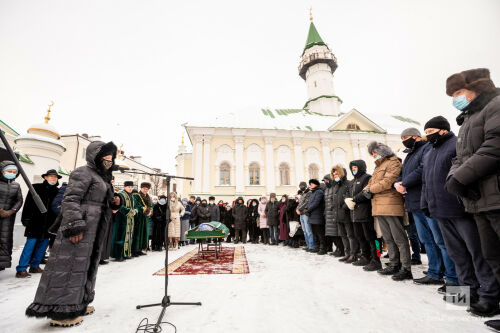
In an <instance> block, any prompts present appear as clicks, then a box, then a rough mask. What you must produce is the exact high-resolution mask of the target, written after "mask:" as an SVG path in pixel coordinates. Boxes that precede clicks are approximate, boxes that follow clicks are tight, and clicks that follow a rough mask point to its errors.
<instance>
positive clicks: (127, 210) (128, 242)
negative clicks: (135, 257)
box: [111, 181, 136, 261]
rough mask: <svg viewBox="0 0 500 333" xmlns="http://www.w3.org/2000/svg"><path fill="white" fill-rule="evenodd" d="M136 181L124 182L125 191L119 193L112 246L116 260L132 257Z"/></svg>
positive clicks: (112, 253) (112, 252) (112, 254)
mask: <svg viewBox="0 0 500 333" xmlns="http://www.w3.org/2000/svg"><path fill="white" fill-rule="evenodd" d="M133 189H134V182H132V181H126V182H125V183H124V184H123V191H121V192H120V193H118V195H119V198H120V200H119V201H120V202H116V203H115V204H116V205H119V206H120V209H119V210H118V212H117V213H116V215H115V220H114V226H113V245H112V247H111V258H114V259H115V260H116V261H123V259H130V258H132V236H133V233H134V216H135V214H136V210H135V209H134V197H133V195H132V191H133Z"/></svg>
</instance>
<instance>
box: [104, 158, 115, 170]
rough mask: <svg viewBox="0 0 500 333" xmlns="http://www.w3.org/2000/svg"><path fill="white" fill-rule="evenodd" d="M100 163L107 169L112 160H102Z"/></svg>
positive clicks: (111, 164) (110, 165)
mask: <svg viewBox="0 0 500 333" xmlns="http://www.w3.org/2000/svg"><path fill="white" fill-rule="evenodd" d="M102 165H103V166H104V169H106V170H108V169H109V168H111V167H112V166H113V161H108V160H102Z"/></svg>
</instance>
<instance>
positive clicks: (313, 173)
mask: <svg viewBox="0 0 500 333" xmlns="http://www.w3.org/2000/svg"><path fill="white" fill-rule="evenodd" d="M309 178H314V179H319V168H318V166H317V165H316V164H311V165H309Z"/></svg>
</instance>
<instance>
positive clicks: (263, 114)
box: [186, 108, 419, 134]
mask: <svg viewBox="0 0 500 333" xmlns="http://www.w3.org/2000/svg"><path fill="white" fill-rule="evenodd" d="M353 111H354V110H352V111H350V112H353ZM350 112H349V113H350ZM358 112H359V111H358ZM362 114H363V115H364V116H365V117H367V118H368V119H370V120H371V121H372V122H374V123H375V124H377V125H378V126H379V127H381V128H382V129H384V130H385V132H386V133H389V134H399V133H401V132H402V131H403V130H404V129H405V128H408V127H418V126H419V123H418V122H417V121H415V120H412V119H409V118H406V117H403V116H397V115H396V116H392V115H384V114H369V113H362ZM344 115H345V113H340V114H339V115H338V116H330V115H323V114H320V113H313V112H310V111H309V110H305V109H268V108H266V109H260V110H259V109H257V108H253V109H251V110H243V111H239V112H228V113H224V114H220V115H217V116H213V115H212V116H210V115H207V116H208V117H209V118H206V119H205V118H203V117H200V118H197V119H195V120H193V121H189V122H188V123H187V124H186V126H188V127H222V128H255V129H283V130H303V131H328V129H329V128H330V127H331V126H332V125H333V124H335V123H336V122H337V121H339V119H340V118H341V117H342V116H344Z"/></svg>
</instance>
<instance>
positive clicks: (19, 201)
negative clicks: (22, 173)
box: [0, 161, 23, 269]
mask: <svg viewBox="0 0 500 333" xmlns="http://www.w3.org/2000/svg"><path fill="white" fill-rule="evenodd" d="M11 164H13V163H12V162H10V163H9V162H8V161H3V162H2V163H0V170H2V169H3V168H4V167H6V166H7V165H11ZM18 175H19V174H18ZM22 205H23V196H22V194H21V186H20V185H19V183H17V182H16V181H14V180H7V179H6V178H5V177H3V176H2V175H1V174H0V209H3V210H14V211H16V212H17V211H19V209H21V207H22ZM15 219H16V213H14V214H12V215H11V216H9V217H6V218H0V269H2V268H8V267H10V266H11V262H12V238H13V237H12V233H13V231H14V221H15Z"/></svg>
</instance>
